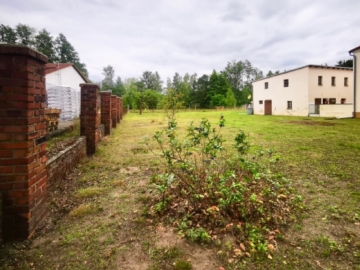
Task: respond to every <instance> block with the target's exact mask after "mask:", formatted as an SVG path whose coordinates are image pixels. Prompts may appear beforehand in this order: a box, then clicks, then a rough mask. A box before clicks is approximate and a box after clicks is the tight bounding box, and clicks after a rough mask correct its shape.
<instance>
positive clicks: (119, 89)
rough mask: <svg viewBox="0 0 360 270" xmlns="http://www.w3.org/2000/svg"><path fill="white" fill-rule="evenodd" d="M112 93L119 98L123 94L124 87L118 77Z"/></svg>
mask: <svg viewBox="0 0 360 270" xmlns="http://www.w3.org/2000/svg"><path fill="white" fill-rule="evenodd" d="M112 91H113V94H114V95H117V96H119V97H122V96H123V95H124V94H125V86H124V84H123V82H122V80H121V78H120V77H119V76H118V77H117V78H116V81H115V84H114V87H113V89H112Z"/></svg>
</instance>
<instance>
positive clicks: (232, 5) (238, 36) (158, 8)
mask: <svg viewBox="0 0 360 270" xmlns="http://www.w3.org/2000/svg"><path fill="white" fill-rule="evenodd" d="M359 11H360V0H276V1H274V0H273V1H269V0H167V1H165V0H0V23H2V24H5V25H10V26H12V27H14V26H15V25H16V24H18V23H22V24H27V25H29V26H32V27H35V28H36V29H37V30H40V29H42V28H46V29H47V30H48V31H49V32H50V33H51V34H52V35H53V36H54V37H56V36H57V35H58V34H59V33H63V34H64V35H65V36H66V37H67V39H68V40H69V41H70V43H71V44H72V45H73V46H74V47H75V49H76V50H77V52H78V53H79V56H80V59H81V61H82V62H84V63H85V64H86V65H87V68H88V71H89V74H90V79H91V80H92V81H94V82H98V81H100V80H102V78H103V75H102V68H103V67H104V66H107V65H112V66H113V67H114V70H115V74H116V76H120V77H121V78H122V79H124V78H128V77H136V78H138V77H140V76H141V75H142V73H143V71H146V70H149V71H153V72H155V71H158V72H159V74H160V76H161V78H162V80H163V81H166V78H167V77H173V75H174V73H175V72H178V73H180V74H181V75H184V74H185V73H186V72H188V73H191V74H192V73H195V72H196V73H197V74H198V75H199V76H201V75H203V74H210V73H211V72H212V70H213V69H215V70H217V71H220V70H222V69H224V67H225V66H226V64H227V62H229V61H231V60H246V59H247V60H249V61H250V62H251V63H252V64H253V66H255V67H257V68H259V69H261V70H262V71H263V72H264V73H265V74H266V73H267V72H268V71H269V70H272V71H275V70H280V71H283V70H285V69H286V70H289V69H293V68H297V67H300V66H303V65H307V64H325V63H327V64H328V65H335V63H336V62H337V61H338V60H341V59H349V58H350V56H349V54H348V51H349V50H350V49H352V48H355V47H357V46H359V45H360V28H359V26H360V15H359V14H360V13H359Z"/></svg>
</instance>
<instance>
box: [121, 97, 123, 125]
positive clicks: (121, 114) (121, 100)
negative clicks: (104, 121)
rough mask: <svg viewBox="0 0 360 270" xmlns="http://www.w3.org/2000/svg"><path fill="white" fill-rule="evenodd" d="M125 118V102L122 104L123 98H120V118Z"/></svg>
mask: <svg viewBox="0 0 360 270" xmlns="http://www.w3.org/2000/svg"><path fill="white" fill-rule="evenodd" d="M122 119H123V104H122V98H120V120H122Z"/></svg>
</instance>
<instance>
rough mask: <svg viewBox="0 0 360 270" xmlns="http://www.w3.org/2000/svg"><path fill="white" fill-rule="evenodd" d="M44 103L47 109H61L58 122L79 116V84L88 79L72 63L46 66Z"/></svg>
mask: <svg viewBox="0 0 360 270" xmlns="http://www.w3.org/2000/svg"><path fill="white" fill-rule="evenodd" d="M45 79H46V97H47V98H46V103H47V107H48V108H55V109H61V114H60V120H72V119H75V118H77V117H79V115H80V84H81V83H87V82H88V79H87V78H86V77H85V76H84V75H83V74H82V73H81V71H80V70H79V69H78V68H77V67H76V66H75V65H74V64H72V63H65V64H60V63H59V64H46V66H45Z"/></svg>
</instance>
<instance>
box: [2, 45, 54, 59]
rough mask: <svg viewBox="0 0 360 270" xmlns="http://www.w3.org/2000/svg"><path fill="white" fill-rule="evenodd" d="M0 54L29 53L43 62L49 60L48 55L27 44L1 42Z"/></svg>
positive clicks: (28, 54)
mask: <svg viewBox="0 0 360 270" xmlns="http://www.w3.org/2000/svg"><path fill="white" fill-rule="evenodd" d="M0 54H17V55H19V54H20V55H27V56H30V57H33V58H35V59H37V60H39V61H41V62H43V63H47V62H48V58H47V56H45V55H43V54H42V53H40V52H38V51H36V50H34V49H32V48H30V47H28V46H25V45H15V44H0Z"/></svg>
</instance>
